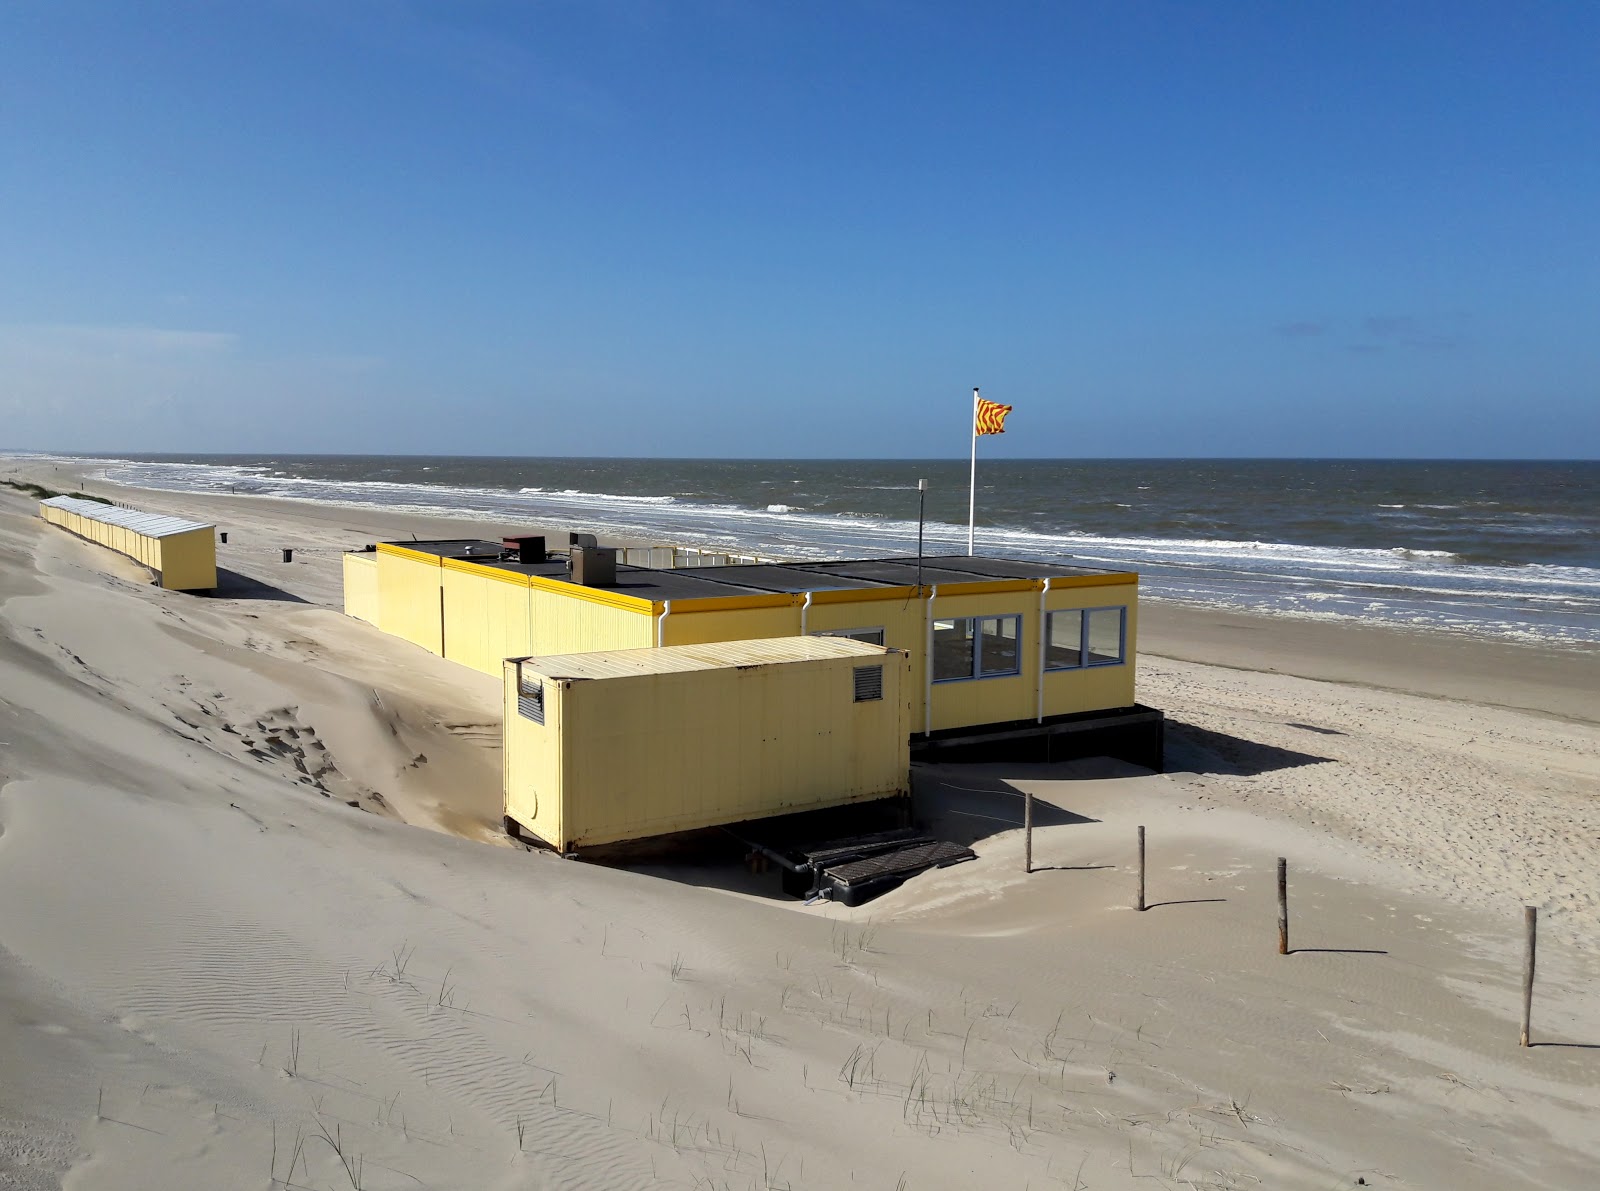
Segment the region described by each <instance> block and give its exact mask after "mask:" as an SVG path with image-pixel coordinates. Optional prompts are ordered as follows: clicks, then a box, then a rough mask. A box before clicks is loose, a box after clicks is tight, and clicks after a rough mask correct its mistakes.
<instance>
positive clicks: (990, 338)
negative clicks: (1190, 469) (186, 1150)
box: [0, 0, 1600, 458]
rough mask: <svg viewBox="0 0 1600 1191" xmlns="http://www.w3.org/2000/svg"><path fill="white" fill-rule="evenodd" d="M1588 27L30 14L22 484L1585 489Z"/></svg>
mask: <svg viewBox="0 0 1600 1191" xmlns="http://www.w3.org/2000/svg"><path fill="white" fill-rule="evenodd" d="M1597 47H1600V5H1594V4H1592V3H1587V2H1583V3H1530V2H1528V0H1519V2H1516V3H1504V4H1476V3H1470V2H1466V0H1452V2H1449V3H1425V2H1414V3H1370V4H1369V3H1360V2H1356V0H1347V2H1341V3H1315V2H1310V3H1293V4H1285V3H1231V4H1222V3H1216V4H1204V5H1202V4H1198V3H1153V2H1140V0H1131V2H1122V3H1111V2H1107V3H1065V2H1061V3H1029V4H1022V3H1014V4H1005V3H999V4H994V5H973V4H958V3H948V4H946V3H916V2H913V0H860V2H853V3H852V2H845V0H838V2H828V0H824V2H821V3H818V2H816V0H811V2H810V3H757V2H740V0H679V2H674V3H642V2H631V0H630V2H624V0H616V2H608V0H582V2H574V3H526V4H487V3H448V4H446V3H438V4H421V3H376V2H374V3H367V2H358V0H352V2H343V0H303V2H300V0H296V2H273V0H263V2H259V3H251V4H232V3H198V2H197V3H189V4H172V3H159V2H151V3H141V4H127V3H119V4H89V3H78V2H74V0H48V2H47V0H19V2H17V3H12V4H9V5H6V6H5V7H4V9H3V10H0V265H3V267H0V447H26V448H38V449H58V450H72V449H79V450H106V451H119V450H123V451H151V450H175V451H229V450H233V451H256V450H271V451H330V452H351V451H371V452H419V453H434V452H437V453H493V454H500V453H507V452H514V453H527V454H576V455H677V456H685V455H705V456H823V457H826V456H915V457H928V456H957V455H962V454H964V453H965V451H966V446H967V439H966V435H967V416H968V410H969V406H970V391H971V387H972V386H973V385H982V386H983V389H984V394H985V395H986V396H989V397H992V398H994V399H995V400H999V401H1004V402H1008V403H1010V404H1013V405H1014V406H1015V407H1016V412H1015V413H1014V414H1013V415H1012V418H1011V421H1010V423H1009V429H1008V432H1007V433H1006V434H1005V435H1004V436H1003V437H1002V438H998V439H989V440H986V443H985V453H986V454H990V455H996V456H999V455H1010V456H1019V457H1040V456H1072V457H1076V456H1108V455H1110V456H1115V455H1135V456H1149V455H1176V456H1200V455H1266V456H1274V455H1279V456H1303V455H1318V456H1329V455H1350V456H1379V457H1394V456H1410V457H1419V456H1444V457H1451V456H1463V457H1511V456H1516V457H1564V458H1573V457H1580V458H1592V457H1595V456H1596V455H1597V454H1600V330H1597V317H1596V316H1597V315H1600V82H1597V79H1600V71H1597V64H1596V50H1597Z"/></svg>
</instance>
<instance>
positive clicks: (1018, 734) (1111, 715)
mask: <svg viewBox="0 0 1600 1191" xmlns="http://www.w3.org/2000/svg"><path fill="white" fill-rule="evenodd" d="M1165 722H1166V717H1165V715H1163V713H1162V712H1160V711H1158V710H1157V709H1156V708H1154V707H1146V706H1144V705H1143V704H1142V703H1135V704H1134V705H1133V706H1132V707H1115V708H1111V709H1109V710H1104V711H1082V712H1076V713H1074V714H1072V715H1056V716H1049V717H1047V718H1046V719H1045V720H1044V721H1042V722H1040V721H1036V720H1014V721H1012V722H1010V723H1004V724H977V725H972V726H969V727H964V728H944V729H941V730H940V731H938V732H934V733H931V734H930V735H927V736H913V737H912V738H911V756H912V759H913V760H916V761H1046V762H1049V761H1076V760H1078V759H1079V758H1082V757H1116V758H1117V759H1118V760H1122V761H1127V762H1129V763H1130V764H1133V765H1140V766H1143V767H1144V768H1146V769H1153V770H1155V771H1156V772H1158V773H1159V772H1161V770H1162V769H1163V768H1164V767H1165V762H1166V752H1165V731H1164V729H1165Z"/></svg>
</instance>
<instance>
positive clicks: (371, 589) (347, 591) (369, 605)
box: [344, 554, 379, 626]
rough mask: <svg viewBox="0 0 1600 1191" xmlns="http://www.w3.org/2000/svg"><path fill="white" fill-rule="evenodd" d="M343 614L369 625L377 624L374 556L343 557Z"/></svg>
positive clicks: (375, 564)
mask: <svg viewBox="0 0 1600 1191" xmlns="http://www.w3.org/2000/svg"><path fill="white" fill-rule="evenodd" d="M344 614H345V615H346V616H353V617H355V618H356V619H357V620H364V621H366V622H367V623H368V624H370V625H374V626H376V625H377V624H378V623H379V616H378V556H377V555H376V554H346V555H345V556H344Z"/></svg>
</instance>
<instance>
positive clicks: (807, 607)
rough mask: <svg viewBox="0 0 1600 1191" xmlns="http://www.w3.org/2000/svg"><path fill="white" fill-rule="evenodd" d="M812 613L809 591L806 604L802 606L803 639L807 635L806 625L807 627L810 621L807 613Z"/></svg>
mask: <svg viewBox="0 0 1600 1191" xmlns="http://www.w3.org/2000/svg"><path fill="white" fill-rule="evenodd" d="M810 611H811V593H810V592H809V591H808V592H806V602H805V603H803V604H801V605H800V635H801V636H802V637H804V636H805V635H806V625H807V623H808V620H809V618H808V616H807V613H809V612H810Z"/></svg>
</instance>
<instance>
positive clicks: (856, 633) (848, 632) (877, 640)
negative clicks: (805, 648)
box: [811, 628, 883, 645]
mask: <svg viewBox="0 0 1600 1191" xmlns="http://www.w3.org/2000/svg"><path fill="white" fill-rule="evenodd" d="M811 635H812V636H813V637H848V638H849V639H850V640H852V641H865V642H866V643H867V644H868V645H882V644H883V630H882V629H881V628H878V629H818V630H817V631H816V632H814V633H812V634H811Z"/></svg>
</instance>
